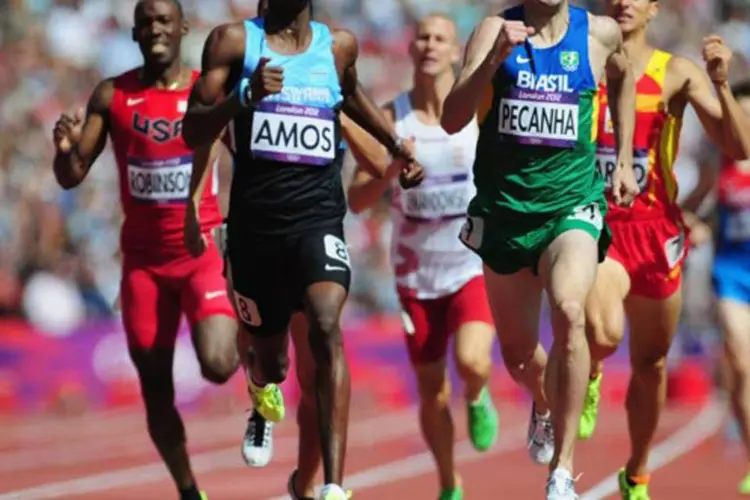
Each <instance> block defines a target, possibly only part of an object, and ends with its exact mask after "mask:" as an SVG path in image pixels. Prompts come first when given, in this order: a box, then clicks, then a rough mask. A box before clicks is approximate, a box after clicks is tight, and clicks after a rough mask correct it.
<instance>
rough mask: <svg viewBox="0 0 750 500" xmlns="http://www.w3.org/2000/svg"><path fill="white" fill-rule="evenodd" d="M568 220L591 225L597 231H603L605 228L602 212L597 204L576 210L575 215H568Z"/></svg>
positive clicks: (574, 210) (590, 204)
mask: <svg viewBox="0 0 750 500" xmlns="http://www.w3.org/2000/svg"><path fill="white" fill-rule="evenodd" d="M568 219H570V220H577V221H581V222H585V223H587V224H591V225H592V226H594V228H596V230H597V231H601V230H602V228H603V227H604V219H603V218H602V212H601V210H599V205H598V204H596V203H589V204H588V205H584V206H580V207H576V208H574V209H573V213H571V214H570V215H568Z"/></svg>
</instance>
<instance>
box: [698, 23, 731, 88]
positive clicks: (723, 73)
mask: <svg viewBox="0 0 750 500" xmlns="http://www.w3.org/2000/svg"><path fill="white" fill-rule="evenodd" d="M703 60H704V61H706V72H707V73H708V76H709V78H711V81H712V82H714V83H719V84H720V83H724V82H726V81H727V78H728V76H729V62H730V61H731V60H732V50H731V49H730V48H729V47H727V46H726V45H725V44H724V40H723V39H722V38H721V37H720V36H718V35H711V36H707V37H706V38H704V39H703Z"/></svg>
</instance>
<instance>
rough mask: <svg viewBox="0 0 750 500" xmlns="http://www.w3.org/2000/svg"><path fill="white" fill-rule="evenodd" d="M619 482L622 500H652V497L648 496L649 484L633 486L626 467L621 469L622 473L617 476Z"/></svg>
mask: <svg viewBox="0 0 750 500" xmlns="http://www.w3.org/2000/svg"><path fill="white" fill-rule="evenodd" d="M617 482H618V483H619V485H620V498H621V499H622V500H651V497H649V496H648V484H635V485H631V484H630V481H628V475H627V473H626V472H625V468H624V467H623V468H622V469H620V473H619V474H618V475H617Z"/></svg>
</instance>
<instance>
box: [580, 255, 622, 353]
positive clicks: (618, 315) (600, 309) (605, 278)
mask: <svg viewBox="0 0 750 500" xmlns="http://www.w3.org/2000/svg"><path fill="white" fill-rule="evenodd" d="M629 288H630V277H629V276H628V273H627V271H625V268H623V267H622V265H621V264H620V263H619V262H617V261H616V260H614V259H610V258H609V257H607V258H606V259H604V262H602V263H601V264H599V267H598V268H597V271H596V278H595V280H594V286H593V287H592V288H591V292H590V293H589V296H588V298H587V299H586V329H587V332H588V334H589V337H590V338H591V339H592V340H595V341H597V343H598V344H609V343H619V341H620V340H621V339H622V334H623V332H624V330H625V307H624V304H623V302H624V300H625V297H626V296H627V295H628V290H629Z"/></svg>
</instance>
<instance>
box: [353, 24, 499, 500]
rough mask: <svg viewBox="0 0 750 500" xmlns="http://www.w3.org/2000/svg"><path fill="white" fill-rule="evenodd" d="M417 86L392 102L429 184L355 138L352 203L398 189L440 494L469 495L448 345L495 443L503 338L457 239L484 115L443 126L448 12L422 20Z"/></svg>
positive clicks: (400, 237)
mask: <svg viewBox="0 0 750 500" xmlns="http://www.w3.org/2000/svg"><path fill="white" fill-rule="evenodd" d="M410 52H411V56H412V58H413V61H414V67H415V71H414V87H413V89H412V90H411V91H410V92H407V93H404V94H401V95H399V96H398V97H397V98H396V99H395V100H394V101H393V102H392V103H391V104H389V105H387V106H386V107H385V109H384V111H385V113H384V114H385V115H386V117H387V118H388V119H390V120H392V121H393V123H394V125H395V129H396V131H397V133H398V134H399V135H400V136H401V137H412V138H413V141H414V145H415V147H416V157H417V159H418V161H419V163H420V164H421V165H422V166H423V167H424V169H425V179H424V181H423V182H422V184H421V185H420V186H419V187H417V188H413V189H410V190H408V191H407V190H403V189H401V187H400V186H399V185H398V183H397V182H394V180H395V178H396V176H397V175H398V171H399V169H400V168H401V165H400V164H399V162H398V161H396V162H394V163H393V164H392V165H391V167H390V168H389V170H388V175H387V176H386V179H382V180H379V179H374V178H373V177H372V176H371V175H370V174H368V173H367V172H366V171H365V169H364V168H363V167H364V166H366V159H365V158H364V155H362V154H360V153H359V151H358V148H359V147H361V146H365V144H350V146H351V148H352V152H353V153H354V155H355V157H357V160H358V162H359V166H358V168H357V171H356V173H355V176H354V181H353V183H352V186H351V187H350V188H349V206H350V208H351V209H352V210H353V211H354V212H360V211H362V210H364V209H366V208H368V207H370V206H372V205H373V204H374V203H375V202H377V201H378V200H379V199H380V198H381V197H382V196H383V194H384V193H385V192H386V190H387V189H388V188H389V187H392V188H393V190H394V191H393V198H392V202H393V203H392V207H393V208H392V219H393V222H394V225H395V228H394V229H395V231H394V241H393V262H394V265H395V272H396V282H397V288H398V294H399V298H400V300H401V304H402V307H403V323H404V331H405V334H406V335H405V339H406V343H407V346H408V349H409V356H410V359H411V361H412V363H413V365H414V368H415V372H416V376H417V381H418V386H419V392H420V423H421V426H422V431H423V435H424V436H425V440H426V441H427V445H428V446H429V447H430V450H431V451H432V454H433V455H434V457H435V461H436V463H437V468H438V475H439V479H440V487H441V493H440V500H460V499H462V498H463V490H462V488H461V481H460V478H459V477H458V476H457V474H456V471H455V468H454V463H453V423H452V420H451V415H450V411H449V402H450V397H449V396H450V385H449V381H448V378H447V373H446V360H445V358H446V351H447V346H448V341H449V339H450V336H451V335H452V334H455V335H456V339H455V361H456V366H457V368H458V372H459V374H460V376H461V379H462V380H463V382H464V384H465V396H466V401H467V411H468V420H469V435H470V437H471V440H472V443H473V444H474V447H475V448H476V449H478V450H486V449H488V448H490V446H492V444H493V443H494V441H495V439H496V438H497V431H498V423H497V412H496V410H495V407H494V406H493V404H492V399H491V397H490V394H489V391H488V390H487V388H486V383H487V378H488V375H489V372H490V367H491V359H490V351H491V348H492V342H493V339H494V326H493V322H492V314H491V312H490V308H489V305H488V302H487V296H486V292H485V286H484V278H483V276H482V262H481V260H480V259H479V258H478V257H477V256H476V255H475V254H474V253H472V252H471V251H469V250H468V249H467V248H466V247H465V246H464V245H462V244H461V242H460V240H459V239H458V234H459V232H460V230H461V227H462V225H463V223H464V220H465V214H466V209H467V207H468V204H469V201H470V200H471V198H472V197H473V196H474V193H475V188H474V182H473V175H472V166H473V163H474V150H475V148H476V141H477V137H478V126H477V123H476V120H475V121H473V122H472V123H470V124H469V125H467V126H466V127H465V128H464V129H463V130H461V131H460V132H459V133H457V134H455V135H453V136H449V135H448V134H447V133H446V132H445V131H444V130H443V129H442V128H441V127H440V117H441V113H442V107H443V101H444V100H445V96H447V95H448V93H449V92H450V89H451V88H452V86H453V83H454V81H455V75H454V72H453V67H452V65H453V64H454V63H456V62H458V60H459V47H458V40H457V35H456V27H455V25H454V23H453V21H451V20H450V19H449V18H447V17H445V16H442V15H430V16H427V17H426V18H424V19H423V20H422V21H421V22H420V23H419V25H418V29H417V33H416V37H415V39H414V41H413V43H412V45H411V49H410Z"/></svg>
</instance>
